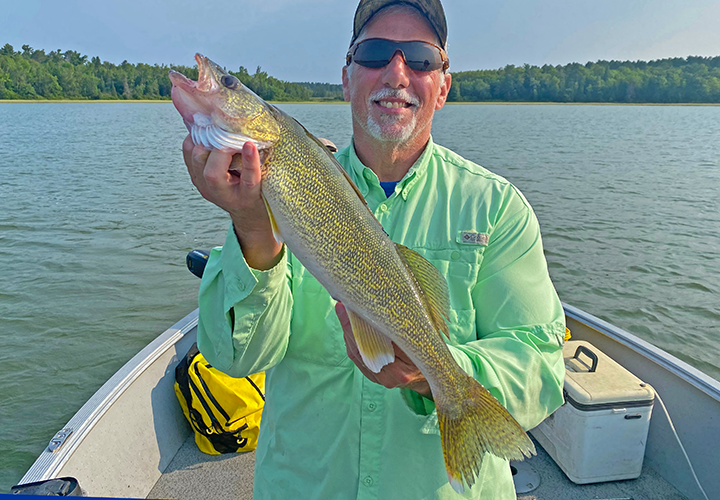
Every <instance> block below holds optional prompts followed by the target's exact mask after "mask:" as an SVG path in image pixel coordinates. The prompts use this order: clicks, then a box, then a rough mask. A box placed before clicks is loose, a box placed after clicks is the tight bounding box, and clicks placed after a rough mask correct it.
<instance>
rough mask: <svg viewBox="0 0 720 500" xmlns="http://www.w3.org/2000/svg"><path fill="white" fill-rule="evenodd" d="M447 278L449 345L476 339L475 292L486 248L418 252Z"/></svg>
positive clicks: (472, 247)
mask: <svg viewBox="0 0 720 500" xmlns="http://www.w3.org/2000/svg"><path fill="white" fill-rule="evenodd" d="M415 250H416V251H417V252H418V253H419V254H420V255H422V256H423V257H425V258H426V259H427V260H428V261H429V262H430V263H431V264H432V265H433V266H435V267H436V268H437V269H438V270H439V271H440V274H442V275H443V276H444V277H445V280H446V281H447V284H448V291H449V293H450V315H449V318H448V319H449V321H448V327H449V331H450V343H452V344H463V343H465V342H469V341H471V340H476V339H477V333H476V331H477V329H476V327H475V307H474V305H473V302H472V290H473V287H474V286H475V284H476V282H477V276H478V271H479V269H480V266H481V264H482V259H483V252H484V250H485V247H484V246H475V245H473V246H469V245H462V246H461V245H457V246H449V247H448V248H441V249H426V248H420V249H415Z"/></svg>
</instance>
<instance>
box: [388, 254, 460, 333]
mask: <svg viewBox="0 0 720 500" xmlns="http://www.w3.org/2000/svg"><path fill="white" fill-rule="evenodd" d="M395 246H396V247H397V250H398V253H399V254H400V257H401V258H402V260H403V262H404V263H405V267H406V268H407V269H408V271H409V272H410V274H412V275H413V277H414V278H415V282H416V283H417V285H418V288H419V289H420V292H421V295H422V298H423V300H424V301H425V305H426V306H427V308H428V312H429V313H430V319H431V320H432V322H433V324H434V325H435V328H437V330H438V331H439V332H441V333H443V334H444V335H445V336H446V337H447V338H448V339H449V338H450V330H449V328H448V324H447V322H448V320H449V315H450V293H449V291H448V286H447V281H445V277H444V276H443V275H442V274H440V271H438V269H437V268H436V267H435V266H433V265H432V264H431V263H430V262H428V260H427V259H426V258H425V257H423V256H422V255H420V254H419V253H417V252H416V251H415V250H412V249H410V248H408V247H406V246H403V245H400V244H399V243H396V244H395Z"/></svg>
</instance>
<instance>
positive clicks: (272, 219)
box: [263, 197, 283, 245]
mask: <svg viewBox="0 0 720 500" xmlns="http://www.w3.org/2000/svg"><path fill="white" fill-rule="evenodd" d="M263 201H264V202H265V208H266V209H267V213H268V217H269V218H270V226H271V227H272V232H273V236H274V237H275V241H277V242H278V243H279V244H280V245H282V243H283V239H282V235H281V234H280V228H279V227H278V225H277V222H276V221H275V216H274V215H273V213H272V209H271V208H270V205H268V202H267V200H266V199H265V197H263Z"/></svg>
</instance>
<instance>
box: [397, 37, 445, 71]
mask: <svg viewBox="0 0 720 500" xmlns="http://www.w3.org/2000/svg"><path fill="white" fill-rule="evenodd" d="M403 52H404V53H405V61H406V62H407V65H408V66H409V67H410V68H412V69H414V70H415V71H434V70H437V69H440V68H442V67H443V60H442V56H441V55H440V51H439V50H438V49H437V48H436V47H433V46H432V45H428V44H426V43H422V42H409V43H408V45H407V46H406V47H403Z"/></svg>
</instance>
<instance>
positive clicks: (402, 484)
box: [198, 140, 565, 500]
mask: <svg viewBox="0 0 720 500" xmlns="http://www.w3.org/2000/svg"><path fill="white" fill-rule="evenodd" d="M336 157H337V159H338V161H339V162H340V164H341V165H342V166H343V167H344V168H345V169H346V170H347V172H348V173H349V175H350V177H351V178H352V179H353V181H354V182H355V183H356V184H357V186H358V188H359V189H360V191H361V192H362V194H363V195H364V196H365V199H366V200H367V202H368V205H369V207H370V209H371V210H372V211H373V213H374V214H375V216H376V217H377V219H378V220H379V221H380V223H381V224H382V225H383V227H384V228H385V231H386V232H387V233H388V235H389V236H390V238H391V239H392V240H393V241H395V242H398V243H402V244H403V245H406V246H408V247H410V248H412V249H414V250H416V251H417V252H418V253H420V254H421V255H423V256H424V257H425V258H426V259H428V260H429V261H430V262H431V263H433V264H434V265H435V266H436V267H437V268H438V269H439V270H440V271H441V273H442V274H443V275H445V277H446V278H447V282H448V286H449V290H450V303H451V307H452V310H451V311H450V341H449V348H450V351H451V353H452V354H453V356H454V358H455V359H456V361H457V362H458V364H459V365H460V366H461V367H462V368H463V369H464V370H465V371H466V372H467V373H469V374H471V375H472V376H473V377H475V378H476V379H477V380H478V381H479V382H480V383H482V384H483V385H484V386H485V387H486V388H488V389H489V390H490V391H491V392H492V393H493V395H495V397H497V398H498V400H499V401H500V402H501V403H502V404H504V405H505V406H506V407H507V408H508V410H509V411H510V413H511V414H512V415H513V416H514V417H515V418H516V419H517V421H518V422H519V423H520V424H521V425H522V426H523V427H524V428H526V429H529V428H532V427H534V426H535V425H537V424H538V423H539V422H540V421H542V420H543V419H544V418H545V417H546V416H547V415H549V414H550V413H552V412H553V411H554V410H555V409H556V408H557V407H559V406H560V405H561V404H562V384H563V376H564V367H563V362H562V343H563V338H564V333H565V321H564V314H563V310H562V306H561V304H560V301H559V299H558V297H557V294H556V293H555V289H554V288H553V285H552V283H551V281H550V278H549V276H548V271H547V265H546V262H545V257H544V255H543V250H542V243H541V239H540V231H539V227H538V222H537V219H536V217H535V214H534V212H533V211H532V209H531V208H530V206H529V204H528V203H527V201H526V200H525V198H524V197H523V196H522V195H521V194H520V193H519V191H518V190H517V189H516V188H515V187H514V186H512V185H511V184H510V183H509V182H508V181H506V180H505V179H503V178H502V177H499V176H497V175H494V174H492V173H490V172H488V171H487V170H485V169H483V168H482V167H480V166H478V165H476V164H474V163H472V162H470V161H468V160H465V159H464V158H462V157H460V156H458V155H456V154H455V153H453V152H451V151H449V150H447V149H445V148H443V147H440V146H437V145H435V144H433V142H432V140H430V142H429V143H428V146H427V147H426V149H425V151H424V152H423V154H422V156H421V157H420V158H419V159H418V160H417V162H416V163H415V165H413V167H412V168H411V169H410V171H409V172H408V173H407V175H406V176H405V177H404V178H403V179H402V180H401V181H400V182H399V183H398V184H397V186H396V188H395V192H394V194H393V195H391V196H390V197H389V198H386V196H385V193H384V192H383V190H382V188H381V187H380V184H379V182H378V178H377V176H376V175H375V174H374V173H373V172H372V170H370V169H369V168H367V167H365V166H363V165H362V163H361V162H360V160H359V159H358V158H357V156H356V154H355V151H354V148H353V147H352V145H351V146H349V147H347V148H345V149H343V150H341V151H340V152H338V153H337V154H336ZM199 301H200V320H199V328H198V345H199V347H200V350H201V351H202V353H203V354H204V355H205V357H206V358H207V359H208V360H209V362H210V363H211V364H212V365H213V366H215V367H217V368H218V369H220V370H222V371H224V372H227V373H228V374H230V375H234V376H238V377H241V376H244V375H247V374H249V373H254V372H258V371H261V370H266V371H267V379H266V390H267V394H266V403H265V410H264V413H263V419H262V425H261V430H260V438H259V443H258V448H257V452H256V467H255V485H254V498H255V499H256V500H262V499H278V498H299V499H300V498H302V499H305V498H311V499H355V498H357V499H376V498H377V499H392V500H397V499H410V500H415V499H426V498H427V499H430V498H439V499H446V498H481V497H482V498H483V499H493V500H503V499H512V498H515V493H514V488H513V482H512V476H511V473H510V468H509V467H508V463H507V462H506V461H504V460H501V459H499V458H496V457H494V456H492V455H489V454H486V455H485V456H484V459H483V465H482V469H481V471H480V475H479V478H478V480H477V483H476V485H475V486H474V487H473V488H472V489H471V490H470V491H466V493H465V494H464V495H463V496H461V495H458V494H457V493H455V492H454V490H453V489H452V488H451V486H450V485H449V484H448V479H447V475H446V472H445V465H444V462H443V454H442V448H441V444H440V436H439V434H438V431H437V416H436V413H435V412H434V405H433V403H432V401H430V400H428V399H425V398H423V397H421V396H420V395H418V394H417V393H414V392H412V391H409V390H400V389H386V388H384V387H382V386H380V385H377V384H374V383H372V382H370V381H369V380H367V379H366V378H365V377H364V376H363V375H362V374H361V373H360V371H359V370H358V369H357V368H356V367H355V365H354V364H353V363H352V361H351V360H350V359H349V358H348V357H347V354H346V350H345V343H344V341H343V334H342V329H341V327H340V323H339V321H338V319H337V316H336V315H335V311H334V304H335V302H334V301H333V300H332V298H331V297H330V296H329V294H328V293H327V291H325V289H324V288H323V287H322V286H321V285H320V284H319V283H318V281H317V280H316V279H315V278H314V277H313V276H312V275H311V274H310V273H309V272H308V271H307V270H306V269H305V267H304V266H303V265H302V264H301V263H300V262H299V261H298V260H297V258H295V256H294V255H292V253H290V252H288V251H285V252H284V254H283V258H282V261H281V262H280V263H279V264H278V265H277V266H275V267H274V268H272V269H270V270H268V271H257V270H254V269H250V268H249V267H248V265H247V264H246V263H245V260H244V258H243V256H242V252H241V250H240V246H239V244H238V241H237V238H236V237H235V234H234V232H233V229H232V227H231V228H230V231H229V232H228V237H227V240H226V242H225V245H224V247H223V248H222V249H220V248H216V249H213V251H212V253H211V255H210V259H209V260H208V264H207V267H206V269H205V274H204V276H203V280H202V285H201V288H200V297H199Z"/></svg>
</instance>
